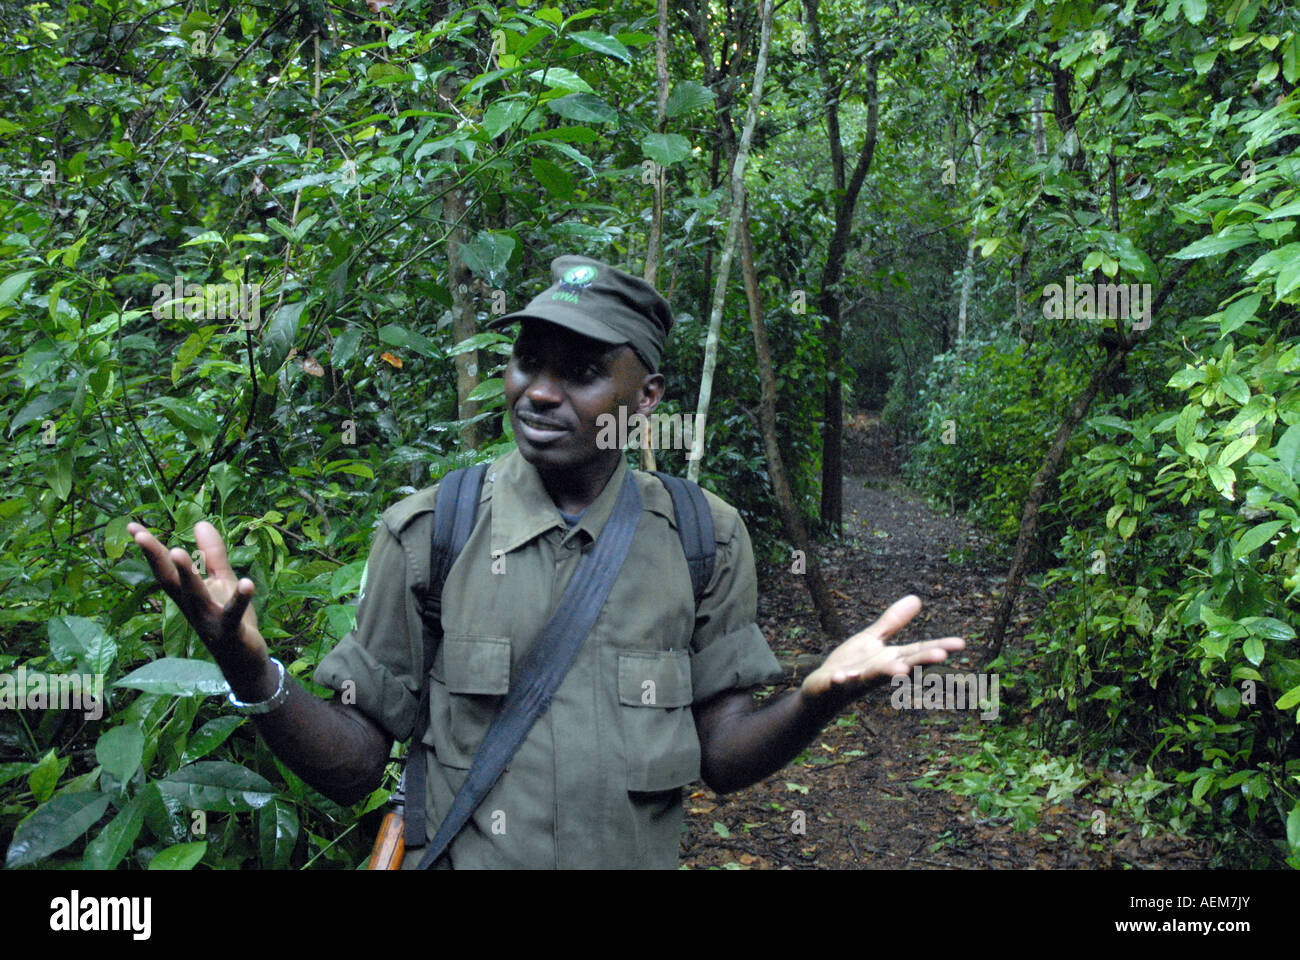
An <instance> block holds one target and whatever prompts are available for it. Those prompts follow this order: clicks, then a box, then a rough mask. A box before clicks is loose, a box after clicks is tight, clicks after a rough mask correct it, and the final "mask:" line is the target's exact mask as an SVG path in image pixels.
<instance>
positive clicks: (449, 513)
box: [403, 463, 487, 847]
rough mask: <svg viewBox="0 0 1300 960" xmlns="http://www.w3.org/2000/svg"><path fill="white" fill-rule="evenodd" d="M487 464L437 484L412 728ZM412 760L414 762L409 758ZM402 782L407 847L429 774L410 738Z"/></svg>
mask: <svg viewBox="0 0 1300 960" xmlns="http://www.w3.org/2000/svg"><path fill="white" fill-rule="evenodd" d="M485 473H487V464H486V463H479V464H475V465H474V466H472V467H465V468H463V469H461V470H453V471H452V472H451V473H449V474H447V475H446V476H445V477H443V478H442V482H441V483H440V484H439V485H438V498H437V500H436V501H435V502H434V512H433V549H432V551H431V552H430V557H429V589H428V590H427V591H426V593H425V596H424V610H423V613H422V615H421V620H422V621H423V622H424V673H423V675H422V676H421V680H420V706H419V709H418V711H417V712H416V714H415V717H416V719H415V723H416V726H417V729H419V725H420V724H422V723H427V722H428V717H429V672H430V671H431V670H433V655H434V651H435V650H436V648H437V644H438V641H439V640H440V639H442V587H443V584H444V583H446V582H447V574H448V572H449V571H450V570H451V565H452V564H453V563H455V562H456V557H458V556H459V555H460V552H461V550H463V549H464V548H465V542H466V541H467V540H469V535H470V532H471V531H472V530H473V529H474V516H475V514H476V513H477V512H478V498H479V494H480V491H481V490H482V489H483V475H484V474H485ZM412 757H414V758H415V760H414V762H410V759H411V758H412ZM407 759H408V762H407V764H406V768H405V772H404V777H403V779H404V782H405V792H406V826H405V837H404V839H405V843H406V845H407V846H408V847H418V846H421V845H423V844H424V841H425V831H424V823H425V817H424V789H425V778H426V776H427V774H428V768H427V766H426V765H427V763H428V761H427V758H426V757H425V756H424V752H423V751H422V750H421V749H420V741H419V739H417V738H416V737H412V739H411V745H410V747H408V748H407Z"/></svg>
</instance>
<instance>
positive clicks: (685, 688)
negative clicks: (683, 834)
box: [618, 650, 700, 793]
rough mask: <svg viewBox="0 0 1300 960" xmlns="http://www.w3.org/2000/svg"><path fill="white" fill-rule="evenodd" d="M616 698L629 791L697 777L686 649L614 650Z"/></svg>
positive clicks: (654, 788) (697, 750)
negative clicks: (615, 652) (616, 674)
mask: <svg viewBox="0 0 1300 960" xmlns="http://www.w3.org/2000/svg"><path fill="white" fill-rule="evenodd" d="M618 700H619V705H620V706H619V712H620V713H621V714H622V722H623V741H624V750H625V753H626V756H627V788H628V790H629V791H633V792H645V793H649V792H656V791H662V790H671V789H673V788H675V787H680V786H682V785H684V784H687V783H690V782H691V781H692V780H695V779H696V778H698V777H699V775H700V739H699V735H698V734H697V733H696V730H695V717H694V715H693V714H692V713H691V660H690V655H689V654H687V653H686V651H684V650H677V651H674V650H667V651H646V652H641V651H637V652H621V653H619V655H618Z"/></svg>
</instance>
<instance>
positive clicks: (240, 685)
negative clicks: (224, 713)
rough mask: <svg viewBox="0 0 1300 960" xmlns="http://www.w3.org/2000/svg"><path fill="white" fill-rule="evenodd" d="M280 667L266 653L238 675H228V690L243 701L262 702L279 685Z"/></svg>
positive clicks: (273, 692)
mask: <svg viewBox="0 0 1300 960" xmlns="http://www.w3.org/2000/svg"><path fill="white" fill-rule="evenodd" d="M280 670H281V668H280V667H277V666H276V661H275V660H273V659H272V658H271V657H270V656H268V655H265V654H264V655H263V656H262V660H261V663H260V664H258V665H257V666H255V667H253V668H251V669H249V670H248V672H247V673H244V674H242V675H241V676H239V677H228V678H227V682H228V683H229V684H230V692H231V693H232V694H233V695H234V696H235V698H236V699H238V700H241V701H243V702H244V703H262V702H263V701H266V700H269V699H270V698H271V697H273V696H274V695H275V692H276V690H277V689H278V688H279V686H280ZM287 681H288V678H287V677H286V682H287Z"/></svg>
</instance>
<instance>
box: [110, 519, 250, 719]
mask: <svg viewBox="0 0 1300 960" xmlns="http://www.w3.org/2000/svg"><path fill="white" fill-rule="evenodd" d="M126 530H127V533H129V534H131V535H132V537H133V538H134V539H135V542H136V545H137V546H138V547H139V548H140V549H141V550H142V551H143V552H144V555H145V559H146V560H148V561H149V566H150V567H151V568H152V569H153V575H154V579H155V580H157V581H158V585H159V586H161V587H162V588H163V591H164V592H165V593H166V594H167V596H169V597H171V598H172V600H173V601H174V602H175V603H176V606H177V607H179V608H180V611H181V613H183V614H184V615H185V619H186V620H188V621H189V622H190V626H192V627H193V628H194V630H195V632H196V633H198V635H199V638H200V639H202V640H203V642H204V643H205V644H206V645H207V648H208V649H209V650H210V651H212V656H213V659H215V660H216V661H217V666H219V667H220V668H221V672H222V673H223V674H225V677H226V680H227V682H229V683H230V686H231V689H232V690H234V691H235V696H237V697H239V698H240V699H241V700H249V701H257V700H264V699H266V698H267V697H269V696H270V695H271V694H272V693H273V692H274V686H275V681H274V679H268V674H269V673H270V672H271V671H270V659H269V656H268V653H267V648H266V641H265V640H264V639H262V634H261V633H260V632H259V631H258V629H257V614H256V612H254V610H253V606H252V604H251V603H250V602H249V601H250V600H251V599H252V596H253V591H254V589H255V588H254V585H253V581H252V580H250V579H248V578H247V577H244V578H242V579H239V578H237V577H236V576H235V571H234V570H233V569H231V567H230V561H229V560H228V559H227V557H226V545H225V544H224V543H223V542H222V541H221V535H220V534H218V533H217V528H216V527H214V526H213V525H212V524H210V523H208V522H207V521H206V520H202V521H199V522H198V523H196V524H195V525H194V539H195V541H196V542H197V543H198V547H199V551H200V552H201V553H202V556H203V561H204V566H205V567H206V568H207V571H208V578H207V579H206V580H200V579H199V576H198V574H197V573H196V572H195V571H194V562H193V560H192V559H191V558H190V555H189V554H187V553H186V552H185V551H184V550H183V549H181V548H180V547H173V548H172V549H171V550H170V551H169V550H167V549H166V548H165V547H164V546H163V545H162V544H161V543H159V542H158V540H157V538H155V537H154V536H153V534H151V533H150V532H149V531H148V530H147V529H146V528H145V527H144V526H143V525H142V524H139V523H135V522H131V523H128V524H127V525H126ZM267 686H269V687H270V688H271V689H266V687H267Z"/></svg>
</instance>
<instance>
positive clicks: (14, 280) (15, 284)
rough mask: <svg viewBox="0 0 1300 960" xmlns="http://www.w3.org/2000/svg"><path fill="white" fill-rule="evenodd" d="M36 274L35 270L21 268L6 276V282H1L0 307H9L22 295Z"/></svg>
mask: <svg viewBox="0 0 1300 960" xmlns="http://www.w3.org/2000/svg"><path fill="white" fill-rule="evenodd" d="M34 276H36V271H35V270H19V271H18V272H17V273H11V274H9V276H7V277H5V278H4V282H3V283H0V307H7V306H9V304H11V303H13V302H14V301H15V300H17V299H18V298H19V297H21V296H22V295H23V291H24V290H26V289H27V284H28V283H29V282H30V281H31V279H32V277H34Z"/></svg>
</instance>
